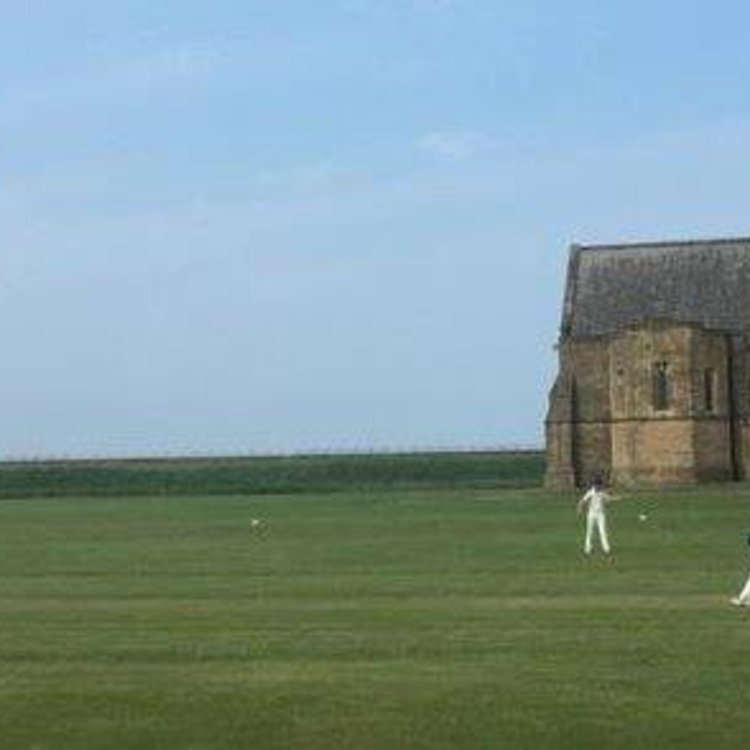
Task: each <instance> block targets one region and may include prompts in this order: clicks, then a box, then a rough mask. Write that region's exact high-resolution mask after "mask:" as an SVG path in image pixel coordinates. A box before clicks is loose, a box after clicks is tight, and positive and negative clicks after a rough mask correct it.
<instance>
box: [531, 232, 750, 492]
mask: <svg viewBox="0 0 750 750" xmlns="http://www.w3.org/2000/svg"><path fill="white" fill-rule="evenodd" d="M709 271H710V273H709ZM620 282H621V283H620ZM748 302H750V240H717V241H712V242H706V243H697V242H688V243H657V244H653V245H624V246H616V247H613V246H605V247H586V248H584V247H573V248H572V251H571V259H570V264H569V270H568V280H567V287H566V295H565V307H564V311H563V322H562V326H561V333H560V340H559V359H560V369H559V374H558V377H557V379H556V381H555V384H554V385H553V387H552V390H551V391H550V403H549V411H548V414H547V419H546V424H545V427H546V436H547V484H548V485H550V486H557V487H570V486H574V485H581V484H584V483H587V482H589V481H591V479H592V478H594V477H595V476H604V477H605V478H607V479H609V480H610V481H612V482H613V483H617V484H638V483H657V484H659V483H683V482H698V481H708V480H712V481H716V480H731V479H741V478H745V477H746V476H748V474H749V473H750V409H749V408H748V406H749V405H750V381H749V380H748V374H750V345H749V341H750V304H747V303H748Z"/></svg>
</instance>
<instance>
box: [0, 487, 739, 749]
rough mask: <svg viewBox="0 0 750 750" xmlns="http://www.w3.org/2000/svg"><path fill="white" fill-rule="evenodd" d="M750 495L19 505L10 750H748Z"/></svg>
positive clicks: (3, 563)
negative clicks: (596, 549) (593, 502)
mask: <svg viewBox="0 0 750 750" xmlns="http://www.w3.org/2000/svg"><path fill="white" fill-rule="evenodd" d="M748 495H750V489H749V488H748V487H747V486H743V485H734V486H730V487H726V488H709V489H700V490H698V489H695V490H685V491H681V492H676V491H673V492H669V493H662V494H661V495H656V494H647V493H644V494H638V495H633V496H631V497H629V498H626V499H624V500H623V501H622V502H621V503H619V504H616V505H613V506H612V507H611V511H610V525H611V533H612V540H613V543H614V547H615V553H616V554H615V559H614V561H613V562H607V561H604V560H602V559H601V558H595V559H584V557H583V555H582V554H581V552H580V541H581V536H582V529H581V527H580V524H579V522H578V520H577V519H576V518H575V514H574V504H575V499H574V498H573V497H571V496H561V495H550V494H548V493H544V492H543V491H541V490H516V491H512V490H492V491H490V490H485V491H482V490H456V491H422V490H419V491H417V490H412V491H406V490H403V491H393V492H388V491H385V490H383V491H371V492H368V493H345V492H339V493H336V494H329V495H316V496H313V495H289V496H283V495H280V496H266V497H258V498H253V497H232V496H223V497H190V498H158V499H156V498H120V499H117V498H109V499H102V498H92V499H82V498H70V499H65V500H61V499H58V500H34V499H29V500H9V501H4V502H2V503H0V556H1V559H0V570H1V571H2V575H1V576H0V746H1V747H2V748H3V749H4V750H5V749H8V748H50V749H54V750H58V749H64V748H75V749H76V750H80V749H81V748H86V750H90V749H92V748H94V749H95V748H138V749H139V750H142V749H144V748H160V749H162V748H179V749H180V750H186V749H189V748H254V749H255V750H265V749H266V748H268V749H271V748H274V749H275V748H278V749H279V750H295V749H297V748H299V749H300V750H303V749H304V750H318V749H319V750H331V749H337V748H346V749H347V750H349V749H351V750H368V749H369V748H388V749H391V748H397V749H400V748H404V749H406V750H412V749H414V750H420V749H422V748H424V749H425V750H427V749H428V748H429V749H430V750H436V749H443V748H444V749H445V750H448V749H450V750H455V749H458V748H472V749H473V748H488V749H489V748H492V749H493V750H495V749H496V748H508V749H509V750H515V749H517V748H535V749H538V748H541V749H545V748H606V750H611V749H612V748H641V747H643V748H649V750H660V749H661V748H678V747H679V748H683V749H685V748H700V749H701V750H703V749H705V748H710V750H720V749H721V748H745V747H747V745H748V742H749V741H750V739H748V738H750V711H748V710H747V691H748V687H749V686H750V612H748V611H745V610H742V611H739V610H737V609H735V608H732V607H730V606H729V604H728V599H729V597H730V596H731V595H732V594H734V593H735V592H736V590H737V589H738V588H739V586H740V585H741V584H742V582H743V580H744V577H745V575H746V573H747V567H748V559H747V552H746V549H745V546H744V533H745V532H746V531H750V502H748V499H747V497H748ZM644 511H645V512H647V513H648V514H649V518H648V520H647V521H646V522H640V521H639V520H638V514H639V513H640V512H644ZM253 517H258V518H261V519H262V520H263V526H262V527H261V528H260V529H259V530H255V531H254V530H253V529H252V527H251V524H250V519H251V518H253Z"/></svg>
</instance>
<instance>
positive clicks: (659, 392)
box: [653, 362, 671, 411]
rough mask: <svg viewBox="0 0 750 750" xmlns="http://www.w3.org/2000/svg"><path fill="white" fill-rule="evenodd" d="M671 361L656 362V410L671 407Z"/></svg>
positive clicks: (654, 375) (654, 379)
mask: <svg viewBox="0 0 750 750" xmlns="http://www.w3.org/2000/svg"><path fill="white" fill-rule="evenodd" d="M669 385H670V384H669V363H667V362H655V363H654V369H653V404H654V409H656V411H665V410H667V409H669V401H670V395H671V394H670V387H669Z"/></svg>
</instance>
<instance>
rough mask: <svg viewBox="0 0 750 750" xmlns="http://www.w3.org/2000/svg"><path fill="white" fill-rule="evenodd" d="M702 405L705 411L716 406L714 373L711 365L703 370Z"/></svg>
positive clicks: (711, 409)
mask: <svg viewBox="0 0 750 750" xmlns="http://www.w3.org/2000/svg"><path fill="white" fill-rule="evenodd" d="M703 405H704V406H705V407H706V411H713V410H714V409H715V408H716V373H715V372H714V369H713V368H712V367H707V368H706V369H705V370H704V371H703Z"/></svg>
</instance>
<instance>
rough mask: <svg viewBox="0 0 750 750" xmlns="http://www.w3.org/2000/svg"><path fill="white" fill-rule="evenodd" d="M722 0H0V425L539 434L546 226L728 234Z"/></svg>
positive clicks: (14, 437)
mask: <svg viewBox="0 0 750 750" xmlns="http://www.w3.org/2000/svg"><path fill="white" fill-rule="evenodd" d="M748 28H750V6H749V5H747V4H746V3H742V2H732V1H730V2H717V3H712V4H710V5H707V4H706V3H703V2H690V1H689V0H688V1H683V2H673V1H672V0H665V1H664V2H659V3H653V2H649V3H646V2H641V1H640V0H631V1H630V2H619V1H615V2H610V3H601V2H593V1H583V0H569V2H566V3H560V2H551V1H543V0H537V1H535V0H524V2H521V1H520V0H519V1H518V2H515V1H513V0H508V1H501V0H496V1H495V2H490V1H489V0H320V2H310V0H306V1H305V2H302V1H301V0H275V1H274V2H270V1H269V2H258V1H256V0H243V1H242V2H240V1H239V0H235V1H232V2H230V1H228V0H213V1H212V2H191V1H190V0H181V1H180V2H163V1H161V0H149V1H148V2H145V1H143V2H140V1H135V0H120V1H119V2H117V3H106V2H105V3H102V2H93V1H84V0H68V1H67V2H65V3H63V2H59V1H58V2H44V1H43V0H39V1H37V2H34V1H33V0H28V1H27V2H26V3H23V4H21V3H17V2H4V1H3V0H0V90H2V93H3V106H2V108H1V109H0V143H2V146H1V147H0V170H1V172H0V174H2V178H3V179H2V181H1V182H0V238H1V239H2V253H0V346H1V347H2V351H3V368H2V379H3V388H2V396H1V398H2V403H1V405H0V408H1V411H2V415H3V418H2V419H0V455H4V456H20V457H28V456H49V455H52V456H57V455H137V454H153V453H167V452H168V453H185V452H189V453H228V452H231V453H237V452H239V453H243V452H266V451H300V450H308V449H316V450H318V449H320V450H325V449H335V450H346V449H351V448H370V447H376V448H377V447H389V448H400V447H440V446H451V447H452V446H466V447H469V446H490V445H503V444H523V445H535V444H541V441H542V429H541V423H542V420H543V416H544V411H545V407H546V397H547V390H548V388H549V386H550V384H551V381H552V377H553V375H554V369H555V353H554V351H553V344H554V341H555V338H556V332H557V325H558V320H559V310H560V302H561V296H562V291H563V281H564V271H565V262H566V258H567V247H568V245H569V244H570V243H571V242H573V241H577V242H617V241H624V240H638V239H669V238H682V237H706V236H719V235H746V234H750V212H749V211H748V208H749V207H750V149H749V148H748V144H749V143H750V84H748V82H749V81H750V47H749V46H748V44H747V35H746V34H747V29H748Z"/></svg>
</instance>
